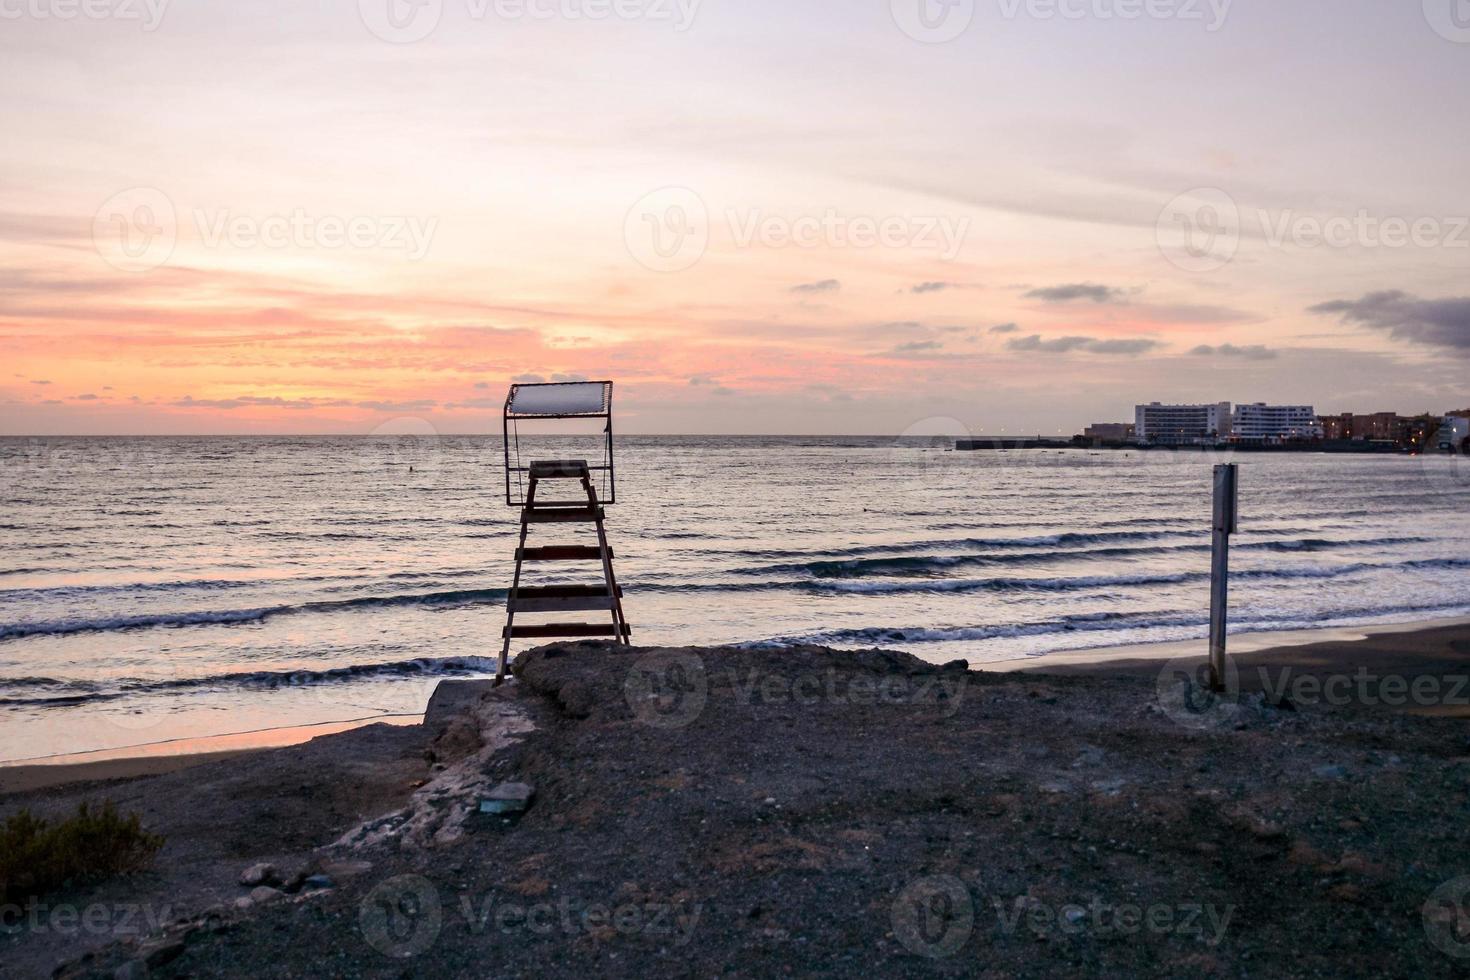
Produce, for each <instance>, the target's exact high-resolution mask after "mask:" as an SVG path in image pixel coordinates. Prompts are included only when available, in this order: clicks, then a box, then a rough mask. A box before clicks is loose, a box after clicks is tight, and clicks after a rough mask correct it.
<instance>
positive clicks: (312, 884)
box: [302, 875, 337, 892]
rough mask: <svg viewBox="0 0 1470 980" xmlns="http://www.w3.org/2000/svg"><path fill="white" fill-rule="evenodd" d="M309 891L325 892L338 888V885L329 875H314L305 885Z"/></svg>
mask: <svg viewBox="0 0 1470 980" xmlns="http://www.w3.org/2000/svg"><path fill="white" fill-rule="evenodd" d="M302 887H304V888H305V889H306V890H307V891H313V892H316V891H323V890H325V889H328V888H336V887H337V883H336V882H335V881H333V880H332V879H331V877H330V876H329V875H312V876H310V877H309V878H307V879H306V881H305V882H304V883H303V885H302Z"/></svg>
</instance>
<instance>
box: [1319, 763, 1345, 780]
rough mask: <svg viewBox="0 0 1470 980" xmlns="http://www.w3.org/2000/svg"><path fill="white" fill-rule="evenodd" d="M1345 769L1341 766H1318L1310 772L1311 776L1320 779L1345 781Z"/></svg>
mask: <svg viewBox="0 0 1470 980" xmlns="http://www.w3.org/2000/svg"><path fill="white" fill-rule="evenodd" d="M1347 774H1348V772H1347V769H1345V768H1344V767H1342V766H1318V767H1317V768H1316V769H1313V770H1312V775H1314V776H1317V777H1320V778H1322V779H1346V778H1347Z"/></svg>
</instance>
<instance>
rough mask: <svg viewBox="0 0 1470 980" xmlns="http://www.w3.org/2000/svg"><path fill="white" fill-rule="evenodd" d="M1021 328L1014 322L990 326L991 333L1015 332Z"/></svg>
mask: <svg viewBox="0 0 1470 980" xmlns="http://www.w3.org/2000/svg"><path fill="white" fill-rule="evenodd" d="M1020 329H1021V328H1020V327H1019V326H1017V325H1016V324H1014V323H997V324H996V325H995V326H993V327H991V328H990V332H991V333H1015V332H1016V331H1017V330H1020Z"/></svg>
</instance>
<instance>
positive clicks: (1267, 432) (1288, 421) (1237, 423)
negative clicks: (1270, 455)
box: [1230, 402, 1324, 445]
mask: <svg viewBox="0 0 1470 980" xmlns="http://www.w3.org/2000/svg"><path fill="white" fill-rule="evenodd" d="M1323 432H1324V427H1323V426H1322V424H1321V423H1319V422H1318V421H1317V412H1316V410H1315V409H1314V408H1312V406H1310V405H1267V404H1266V403H1265V402H1256V403H1254V404H1251V405H1237V406H1235V412H1234V415H1233V417H1232V421H1231V429H1230V441H1231V442H1245V443H1255V444H1258V445H1272V444H1277V443H1283V442H1303V441H1307V440H1316V439H1321V438H1322V436H1323Z"/></svg>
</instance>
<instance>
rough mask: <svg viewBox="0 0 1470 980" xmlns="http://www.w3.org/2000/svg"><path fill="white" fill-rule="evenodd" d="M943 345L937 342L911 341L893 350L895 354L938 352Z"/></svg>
mask: <svg viewBox="0 0 1470 980" xmlns="http://www.w3.org/2000/svg"><path fill="white" fill-rule="evenodd" d="M943 346H944V345H943V344H941V343H940V342H939V341H937V340H912V341H909V342H908V343H907V344H899V345H898V346H897V347H895V348H893V353H895V354H918V353H921V352H923V351H928V350H939V349H940V348H942V347H943Z"/></svg>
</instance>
